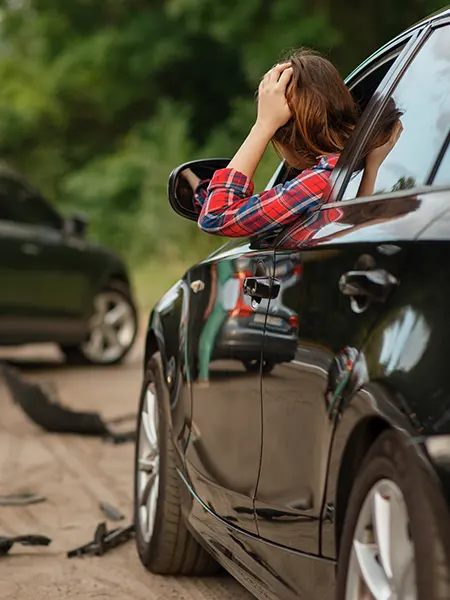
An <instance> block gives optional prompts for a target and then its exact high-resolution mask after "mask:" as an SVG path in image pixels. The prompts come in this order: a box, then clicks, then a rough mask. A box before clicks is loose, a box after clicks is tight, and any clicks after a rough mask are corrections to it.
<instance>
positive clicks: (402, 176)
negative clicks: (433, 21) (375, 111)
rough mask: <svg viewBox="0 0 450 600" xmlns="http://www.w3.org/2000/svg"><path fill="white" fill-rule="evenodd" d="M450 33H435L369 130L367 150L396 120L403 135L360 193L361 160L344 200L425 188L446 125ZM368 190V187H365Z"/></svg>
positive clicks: (449, 108)
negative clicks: (397, 119)
mask: <svg viewBox="0 0 450 600" xmlns="http://www.w3.org/2000/svg"><path fill="white" fill-rule="evenodd" d="M449 100H450V29H449V28H448V27H441V28H440V29H438V30H436V31H435V32H434V33H433V34H432V36H431V38H430V39H429V40H428V41H427V42H426V44H425V46H424V47H423V48H422V49H421V50H420V51H419V54H418V55H417V56H416V58H415V59H414V60H413V62H412V64H411V65H410V66H409V67H408V69H407V71H406V72H405V74H404V75H403V77H402V79H401V80H400V82H399V84H398V85H397V87H396V89H395V91H394V93H393V95H392V97H391V98H390V99H389V100H388V102H387V103H386V105H385V108H384V110H383V112H382V115H381V116H380V117H379V119H378V120H377V122H376V123H375V124H374V126H373V128H372V130H371V135H370V136H369V144H368V145H366V148H365V152H364V154H365V153H366V152H368V149H369V147H370V146H372V147H373V146H374V145H378V144H377V143H376V142H375V140H377V141H379V140H381V139H383V141H384V140H386V139H387V138H388V137H389V132H390V131H392V124H393V123H395V121H396V115H397V116H398V115H400V121H401V123H402V126H403V131H402V133H401V135H400V138H399V139H398V141H397V143H396V144H395V145H394V147H393V148H392V149H391V151H390V152H389V153H388V154H387V155H386V156H385V157H384V160H383V161H382V162H381V164H379V165H377V164H376V162H375V165H376V168H372V170H371V171H372V177H370V176H369V172H366V174H365V175H366V176H365V178H364V180H365V185H364V193H361V190H360V189H359V186H360V183H361V181H362V176H363V165H364V160H363V159H362V160H361V164H360V165H357V167H356V169H355V172H354V174H353V176H352V178H351V180H350V182H349V184H348V185H347V188H346V190H345V193H344V196H343V198H344V200H346V199H351V198H355V197H356V196H358V195H360V196H361V195H364V196H367V195H371V194H380V193H388V192H392V191H396V190H400V189H408V188H412V187H415V186H420V185H424V184H426V182H427V179H428V176H429V174H430V171H431V168H432V166H433V164H434V162H435V160H436V157H437V155H438V152H439V150H440V148H441V147H442V144H443V142H444V140H445V137H446V135H447V133H448V130H449V125H450V102H449ZM368 182H369V184H368V185H367V183H368Z"/></svg>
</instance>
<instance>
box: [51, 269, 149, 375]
mask: <svg viewBox="0 0 450 600" xmlns="http://www.w3.org/2000/svg"><path fill="white" fill-rule="evenodd" d="M93 304H94V306H93V314H92V316H91V319H90V323H89V324H90V331H89V334H88V337H87V339H86V341H85V342H84V343H82V344H79V345H75V346H66V345H61V346H60V347H61V350H62V352H63V354H64V355H65V356H66V358H67V360H68V362H69V363H72V364H91V365H105V366H107V365H115V364H117V363H120V362H121V361H122V360H123V359H124V358H125V356H126V355H127V354H128V352H129V351H130V350H131V348H132V346H133V344H134V341H135V339H136V334H137V329H138V319H137V311H136V307H135V305H134V302H133V299H132V297H131V294H130V290H129V287H128V286H127V285H126V284H125V283H123V282H121V281H112V282H110V283H109V284H108V285H107V286H106V287H105V288H104V289H103V290H102V291H101V292H100V293H99V294H97V296H95V298H94V303H93Z"/></svg>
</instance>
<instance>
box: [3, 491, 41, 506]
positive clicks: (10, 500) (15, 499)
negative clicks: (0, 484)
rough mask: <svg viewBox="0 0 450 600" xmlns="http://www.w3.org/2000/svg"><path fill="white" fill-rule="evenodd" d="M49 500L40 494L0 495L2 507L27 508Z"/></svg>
mask: <svg viewBox="0 0 450 600" xmlns="http://www.w3.org/2000/svg"><path fill="white" fill-rule="evenodd" d="M46 500H47V498H45V497H44V496H41V495H40V494H28V493H26V492H24V493H22V494H0V506H27V505H28V504H38V503H39V502H45V501H46Z"/></svg>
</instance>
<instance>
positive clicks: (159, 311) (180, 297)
mask: <svg viewBox="0 0 450 600" xmlns="http://www.w3.org/2000/svg"><path fill="white" fill-rule="evenodd" d="M188 305H189V294H188V288H187V285H186V283H185V282H184V281H183V280H180V281H178V282H177V283H176V284H175V285H174V286H172V288H171V289H170V290H169V291H168V292H167V293H166V294H165V295H164V296H163V297H162V298H161V299H160V301H159V302H158V303H157V304H156V306H155V308H154V309H153V310H152V312H151V315H150V319H149V323H148V327H147V335H146V341H145V354H144V369H145V368H146V365H147V363H148V361H149V359H150V357H151V356H152V354H154V353H155V352H160V354H161V359H162V364H163V369H164V377H165V379H166V382H167V383H168V387H169V390H170V392H171V403H173V402H174V401H176V398H174V394H176V392H177V390H178V387H179V385H180V382H179V378H180V377H182V376H183V374H184V373H185V356H184V346H185V335H186V332H185V329H186V327H187V323H188Z"/></svg>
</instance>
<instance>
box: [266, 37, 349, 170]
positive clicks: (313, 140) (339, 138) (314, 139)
mask: <svg viewBox="0 0 450 600" xmlns="http://www.w3.org/2000/svg"><path fill="white" fill-rule="evenodd" d="M284 62H290V63H291V66H292V69H293V73H292V79H291V82H290V84H289V85H288V88H287V90H286V98H287V101H288V104H289V107H290V109H291V112H292V118H291V119H290V120H289V121H288V122H287V123H286V125H284V126H283V127H280V129H278V131H277V132H276V133H275V135H274V137H273V139H272V141H273V143H274V146H275V148H276V149H277V150H278V151H279V152H281V148H279V146H278V144H280V145H281V146H284V147H285V148H287V149H288V150H289V151H290V154H292V155H293V156H295V157H297V158H298V159H302V160H303V161H304V162H306V163H307V164H308V165H313V164H316V163H317V157H318V156H320V155H322V154H329V153H334V152H341V151H342V149H343V147H344V145H345V143H346V141H347V140H348V138H349V136H350V133H351V132H352V130H353V128H354V126H355V124H356V121H357V118H358V108H357V105H356V102H355V101H354V99H353V97H352V95H351V93H350V91H349V89H348V88H347V86H346V85H345V83H344V82H343V80H342V78H341V76H340V75H339V73H338V71H337V69H336V67H334V66H333V65H332V64H331V62H330V61H329V60H327V59H326V58H325V57H323V56H322V55H320V54H319V53H318V52H314V51H313V50H308V49H305V48H300V49H299V50H296V51H295V52H293V53H292V54H291V55H290V56H287V57H286V59H285V61H284ZM277 146H278V147H277ZM281 153H282V152H281ZM291 166H295V165H291Z"/></svg>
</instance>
